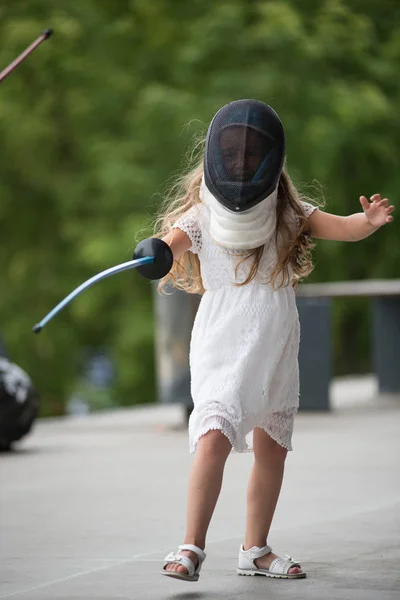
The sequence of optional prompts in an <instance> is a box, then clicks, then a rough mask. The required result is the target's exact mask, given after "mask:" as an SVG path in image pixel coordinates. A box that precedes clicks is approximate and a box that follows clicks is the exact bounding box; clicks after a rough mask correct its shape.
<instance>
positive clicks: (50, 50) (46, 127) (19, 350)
mask: <svg viewBox="0 0 400 600" xmlns="http://www.w3.org/2000/svg"><path fill="white" fill-rule="evenodd" d="M47 27H52V28H54V30H55V35H54V37H53V38H51V39H50V40H49V41H48V42H45V43H44V44H43V45H42V46H41V47H40V48H39V49H37V50H36V51H35V53H34V54H33V55H32V56H31V57H29V58H28V59H27V60H26V61H25V62H24V63H23V65H21V66H20V67H19V68H18V70H16V71H15V72H14V73H13V74H12V75H10V76H9V78H7V79H6V80H5V81H4V82H3V84H1V87H0V143H1V161H0V227H1V245H0V265H1V275H0V282H1V294H0V319H1V320H0V323H1V325H0V332H1V334H2V335H3V337H4V339H5V342H6V345H7V348H8V350H9V353H10V355H11V356H12V357H13V359H14V360H16V361H17V362H18V363H19V364H21V366H23V367H24V368H26V369H27V370H28V372H29V373H31V374H32V375H33V376H34V379H35V382H36V383H37V385H38V387H39V389H40V390H41V392H42V395H43V397H44V398H45V404H44V412H45V413H60V412H62V411H63V404H64V401H65V398H66V397H67V395H68V394H69V393H70V390H71V385H73V383H74V381H75V379H76V376H77V373H78V370H79V363H80V357H81V355H82V351H83V350H86V349H87V348H93V349H95V348H100V347H102V348H104V347H106V348H109V349H111V351H112V356H113V359H114V361H115V364H116V367H117V384H116V388H115V396H116V398H117V399H118V402H122V403H125V404H131V403H135V402H146V401H151V400H153V399H154V395H155V390H154V364H153V322H152V302H151V286H150V284H149V283H148V282H147V281H145V280H143V279H141V278H140V277H139V276H138V275H137V274H135V273H134V272H129V273H125V274H121V275H118V276H115V277H113V278H110V279H108V280H106V281H104V282H102V283H101V284H98V286H94V287H93V288H91V289H90V290H89V291H87V292H85V294H83V295H82V296H80V297H79V299H78V300H76V301H75V302H74V303H72V304H71V305H70V306H69V307H68V308H67V309H66V310H65V311H63V312H62V313H61V314H60V315H59V316H57V318H56V319H54V321H52V322H51V324H49V325H48V326H47V328H46V330H45V331H44V332H43V333H42V334H41V335H40V336H33V335H32V334H31V327H32V325H33V324H34V323H35V322H36V321H38V320H39V319H40V318H41V317H42V316H43V315H44V314H46V313H47V312H48V310H49V309H50V308H51V307H52V306H54V305H55V304H56V303H57V302H58V301H59V300H60V299H61V298H62V297H64V296H65V295H66V294H67V293H68V292H69V291H71V290H72V289H73V288H74V287H75V286H76V285H78V284H79V283H81V282H82V281H84V280H85V279H87V278H88V277H90V276H92V275H93V274H94V273H96V272H98V271H100V270H102V269H104V268H107V267H108V266H111V265H113V264H116V263H119V262H123V261H125V260H129V259H130V257H131V253H132V249H133V247H134V245H135V239H136V236H137V235H138V232H140V231H141V230H142V229H143V227H144V226H146V225H148V224H149V222H150V219H151V216H152V215H153V214H154V212H155V210H156V208H157V205H158V202H159V199H160V197H161V194H162V191H163V189H164V185H165V182H166V181H167V180H168V179H170V178H171V177H173V174H174V173H176V172H177V170H178V169H179V167H180V165H181V164H182V157H183V155H184V153H185V150H186V149H187V147H188V143H189V141H190V139H191V137H192V136H193V134H195V133H198V132H204V130H205V128H206V125H207V123H208V121H209V120H210V118H211V117H212V115H213V114H214V112H215V111H216V110H217V109H218V108H219V107H220V106H221V105H222V104H224V103H226V102H228V101H230V100H233V99H237V98H243V97H254V98H259V99H261V100H264V101H266V102H268V103H269V104H271V105H273V106H274V108H275V109H276V110H277V111H278V113H279V114H280V115H281V116H282V119H283V121H284V124H285V128H286V133H287V144H288V166H289V170H290V172H291V173H292V176H293V177H294V179H295V180H296V181H297V183H299V184H300V185H302V184H304V183H307V182H313V181H315V180H317V181H318V182H319V183H320V184H321V186H322V187H323V191H324V196H325V199H326V210H328V211H331V212H335V213H338V214H349V213H351V212H356V211H358V210H360V207H359V203H358V198H359V196H360V195H361V194H365V195H371V194H373V193H375V192H377V191H379V192H380V193H382V194H384V195H388V196H389V197H391V198H392V199H393V200H394V201H396V191H397V190H398V189H399V184H400V181H399V179H400V174H399V173H400V171H399V169H398V156H399V149H400V148H399V146H400V116H399V109H398V107H399V105H400V102H399V101H400V83H399V78H398V73H399V67H400V38H399V35H398V31H399V27H400V7H399V5H398V3H397V2H396V1H395V0H393V1H390V0H380V2H373V1H372V0H369V1H363V2H361V0H353V1H352V2H350V1H349V0H347V1H344V0H323V1H319V0H318V1H317V0H305V1H304V2H301V3H299V2H295V1H294V0H291V1H290V0H279V1H272V0H271V1H268V0H260V1H255V0H254V1H251V0H248V1H247V2H243V0H222V1H220V2H211V1H207V0H191V1H190V2H184V1H183V0H182V1H173V0H152V1H151V2H149V1H148V0H84V1H82V2H70V1H67V0H55V1H54V2H48V1H46V0H29V1H28V0H8V1H6V0H5V1H3V2H2V3H1V4H0V68H1V66H5V65H6V64H8V63H9V62H11V60H13V59H14V58H15V57H16V56H17V55H18V54H19V53H20V52H21V51H22V50H23V49H24V48H25V47H26V46H27V45H28V44H29V43H30V42H31V41H32V40H33V39H35V38H36V37H37V36H38V35H39V33H40V32H41V31H42V30H44V29H45V28H47ZM306 191H307V192H308V193H309V194H310V193H311V195H312V194H313V193H316V194H317V195H318V196H319V195H320V188H319V186H318V185H314V186H311V187H308V188H307V190H306ZM399 232H400V229H399V224H398V221H397V222H396V221H395V223H394V224H393V225H391V226H390V227H387V228H384V229H383V230H381V231H379V232H378V233H377V234H375V235H374V236H372V237H371V238H369V239H367V240H365V241H363V242H360V243H359V244H356V245H354V244H332V243H323V242H320V243H318V247H317V250H316V253H315V258H316V269H315V271H314V273H313V274H312V276H311V278H310V280H314V281H327V280H345V279H363V278H367V279H368V278H376V277H382V278H384V277H396V276H398V264H399V261H400V239H399V238H400V236H399ZM147 233H148V231H147ZM337 306H338V308H337V310H336V312H335V331H336V338H337V357H338V362H337V368H338V369H339V370H341V371H343V370H345V369H346V368H347V369H349V370H354V369H359V368H363V367H365V366H366V365H365V361H366V354H363V351H362V349H363V347H364V346H365V343H366V340H367V335H368V327H367V326H366V323H367V314H366V313H367V311H366V305H365V303H364V304H363V305H362V306H360V305H358V304H357V306H355V304H354V303H339V304H338V305H337ZM349 324H350V325H351V328H353V330H352V331H353V332H352V333H351V334H350V335H348V332H349ZM351 328H350V329H351ZM354 331H358V335H354ZM346 335H347V337H346ZM352 340H355V341H356V344H357V348H354V346H352V345H350V342H351V341H352ZM356 355H359V356H361V363H360V362H359V361H358V362H357V361H355V359H354V356H356ZM362 361H364V362H362Z"/></svg>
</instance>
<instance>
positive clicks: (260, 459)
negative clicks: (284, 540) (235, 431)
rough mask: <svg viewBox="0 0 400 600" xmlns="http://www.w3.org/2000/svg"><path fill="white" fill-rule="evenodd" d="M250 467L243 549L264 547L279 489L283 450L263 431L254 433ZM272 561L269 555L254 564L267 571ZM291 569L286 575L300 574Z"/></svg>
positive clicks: (295, 569) (281, 476)
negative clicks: (252, 457)
mask: <svg viewBox="0 0 400 600" xmlns="http://www.w3.org/2000/svg"><path fill="white" fill-rule="evenodd" d="M253 445H254V464H253V468H252V471H251V474H250V480H249V485H248V488H247V514H246V535H245V541H244V544H243V546H244V549H245V550H248V549H249V548H252V547H253V546H258V547H261V548H262V547H263V546H265V545H266V544H267V540H268V534H269V530H270V527H271V523H272V518H273V516H274V513H275V508H276V504H277V501H278V497H279V493H280V490H281V486H282V480H283V471H284V466H285V459H286V454H287V450H286V449H285V448H283V447H282V446H280V445H279V444H277V442H275V441H274V440H273V439H272V438H271V437H270V436H269V435H268V434H267V433H266V432H265V431H264V430H263V429H259V428H256V429H255V430H254V438H253ZM274 558H276V554H273V553H272V552H271V553H270V554H267V555H266V556H263V557H261V558H259V559H257V560H256V565H257V566H258V567H259V568H264V569H268V567H269V565H270V564H271V562H272V561H273V560H274ZM300 572H301V569H299V568H298V567H292V568H291V569H289V573H300Z"/></svg>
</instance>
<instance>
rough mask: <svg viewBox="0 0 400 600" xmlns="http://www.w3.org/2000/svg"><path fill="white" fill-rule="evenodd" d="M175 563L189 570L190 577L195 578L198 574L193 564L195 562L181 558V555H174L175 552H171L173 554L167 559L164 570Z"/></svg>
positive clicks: (185, 557)
mask: <svg viewBox="0 0 400 600" xmlns="http://www.w3.org/2000/svg"><path fill="white" fill-rule="evenodd" d="M173 563H178V564H179V565H182V566H183V567H185V568H186V569H187V570H188V576H189V577H193V575H194V574H195V572H196V568H195V566H194V564H193V561H192V560H190V558H189V557H187V556H181V555H180V554H174V553H173V552H171V554H168V556H166V557H165V559H164V566H163V569H164V570H165V567H166V566H167V565H170V564H173Z"/></svg>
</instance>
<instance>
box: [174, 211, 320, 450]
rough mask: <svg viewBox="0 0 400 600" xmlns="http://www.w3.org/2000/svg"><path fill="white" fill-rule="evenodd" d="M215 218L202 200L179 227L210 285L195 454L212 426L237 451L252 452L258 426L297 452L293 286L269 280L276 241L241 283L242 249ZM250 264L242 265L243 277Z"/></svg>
mask: <svg viewBox="0 0 400 600" xmlns="http://www.w3.org/2000/svg"><path fill="white" fill-rule="evenodd" d="M303 210H304V212H305V214H306V215H307V216H309V215H310V214H311V213H312V212H313V210H315V207H314V206H312V205H311V204H307V203H303ZM208 223H209V212H208V208H207V207H206V206H205V205H204V204H198V205H197V206H196V207H193V208H192V209H191V210H190V211H189V212H188V213H186V214H185V215H184V216H183V217H181V218H180V219H179V220H178V221H177V222H176V223H175V225H174V227H178V228H179V229H181V230H183V231H184V232H185V233H186V234H187V235H188V236H189V238H190V239H191V242H192V246H191V248H190V250H191V252H193V253H195V254H198V256H199V259H200V268H201V275H202V280H203V285H204V287H205V289H206V292H205V293H204V295H203V296H202V299H201V302H200V306H199V309H198V311H197V314H196V318H195V322H194V326H193V330H192V337H191V345H190V371H191V393H192V398H193V404H194V409H193V412H192V414H191V416H190V421H189V446H190V452H194V451H195V450H196V446H197V442H198V440H199V438H200V437H201V436H202V435H204V434H205V433H206V432H207V431H209V430H211V429H219V430H221V431H222V432H223V433H224V434H225V436H226V437H227V438H228V439H229V441H230V442H231V444H232V447H233V449H234V450H235V451H237V452H246V451H249V450H251V449H252V435H251V433H252V431H253V429H254V428H255V427H260V428H262V429H264V430H265V431H266V432H267V433H268V434H269V435H270V436H271V437H272V438H273V439H274V440H275V441H276V442H278V443H279V444H280V445H281V446H283V447H284V448H287V449H288V450H291V449H292V445H291V438H292V431H293V421H294V416H295V414H296V412H297V409H298V404H299V371H298V349H299V339H300V327H299V319H298V313H297V308H296V302H295V293H294V290H293V287H292V286H291V285H288V286H285V287H283V288H281V289H278V290H274V289H273V288H272V286H270V285H268V284H265V283H262V279H263V276H264V280H265V275H268V274H269V273H270V272H271V269H272V268H273V266H274V265H275V263H276V246H275V242H274V241H271V242H270V243H269V244H268V245H266V247H265V249H264V253H263V256H262V259H261V264H260V269H259V275H258V276H257V279H256V280H253V281H252V282H250V283H249V284H247V285H244V286H240V287H238V286H235V285H233V284H234V282H235V267H236V265H237V262H238V255H237V253H234V252H232V251H229V250H226V249H224V248H222V247H221V246H218V245H217V244H216V243H215V242H214V241H213V240H212V239H211V237H210V235H209V233H208ZM247 268H248V267H247ZM247 268H246V265H242V266H241V268H240V269H239V271H238V280H239V281H243V277H245V275H246V274H247Z"/></svg>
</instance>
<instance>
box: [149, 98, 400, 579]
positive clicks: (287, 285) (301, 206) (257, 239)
mask: <svg viewBox="0 0 400 600" xmlns="http://www.w3.org/2000/svg"><path fill="white" fill-rule="evenodd" d="M284 157H285V141H284V132H283V127H282V124H281V122H280V120H279V117H278V116H277V114H276V113H275V112H274V111H273V110H272V109H271V108H270V107H269V106H267V105H265V104H264V103H262V102H258V101H255V100H239V101H236V102H232V103H230V104H228V105H226V106H224V107H223V108H222V109H220V110H219V111H218V113H217V114H216V115H215V117H214V119H213V120H212V122H211V125H210V127H209V130H208V134H207V140H206V147H205V153H204V157H203V158H202V161H201V163H200V164H199V165H198V166H197V168H195V169H194V170H193V171H192V172H191V173H189V175H187V176H186V177H185V178H183V179H182V182H181V183H182V185H181V189H180V193H177V198H176V199H175V201H174V202H173V203H172V204H170V205H169V207H168V208H167V209H166V211H165V213H164V214H163V215H162V216H161V218H160V219H159V221H158V226H157V227H158V230H157V232H156V237H157V238H162V240H163V242H165V244H167V245H168V252H171V253H172V255H171V263H170V264H172V268H171V270H170V271H169V273H168V274H167V276H166V277H164V278H163V279H162V280H161V282H160V286H161V287H162V286H163V285H164V284H165V283H167V282H169V283H171V282H172V283H173V284H174V285H175V286H177V287H179V288H181V289H184V290H186V291H188V292H191V293H201V294H202V299H201V302H200V306H199V309H198V312H197V315H196V319H195V323H194V327H193V332H192V339H191V349H190V368H191V391H192V397H193V403H194V409H193V412H192V414H191V417H190V422H189V441H190V451H191V452H192V453H193V452H195V451H196V454H195V457H194V461H193V464H192V469H191V474H190V480H189V493H188V505H187V526H186V536H185V540H184V544H183V545H181V546H179V549H178V551H177V552H176V553H171V554H169V555H168V556H167V557H166V558H165V563H164V566H163V569H162V574H163V575H167V576H169V577H174V578H176V579H181V580H185V581H197V580H198V578H199V573H200V569H201V566H202V563H203V561H204V559H205V557H206V555H205V552H204V548H205V543H206V533H207V529H208V526H209V524H210V520H211V517H212V514H213V511H214V508H215V505H216V502H217V499H218V496H219V492H220V489H221V482H222V475H223V470H224V465H225V461H226V459H227V457H228V455H229V453H230V452H231V450H232V448H233V449H234V450H235V451H237V452H245V451H248V450H253V451H254V464H253V468H252V471H251V475H250V481H249V484H248V491H247V511H246V532H245V536H244V540H243V544H242V545H241V546H240V549H239V563H238V569H237V572H238V574H240V575H255V574H259V575H265V576H267V577H279V578H286V579H288V578H302V577H305V576H306V573H305V572H304V571H302V569H301V566H300V564H298V563H295V562H294V561H293V560H292V559H290V558H289V559H288V560H284V559H282V558H279V557H278V556H276V554H274V553H273V551H272V549H271V548H270V546H268V543H267V540H268V534H269V531H270V527H271V522H272V518H273V515H274V511H275V507H276V504H277V500H278V496H279V492H280V489H281V483H282V478H283V471H284V463H285V458H286V454H287V451H288V450H291V449H292V447H291V438H292V430H293V421H294V417H295V414H296V412H297V409H298V404H299V402H298V397H299V373H298V363H297V357H298V349H299V320H298V314H297V310H296V301H295V284H296V282H297V281H298V280H299V279H300V278H303V277H305V276H306V275H308V274H309V273H310V271H311V269H312V264H311V258H310V250H311V248H312V243H311V239H310V238H311V237H316V238H323V239H329V240H340V241H358V240H362V239H363V238H365V237H367V236H369V235H370V234H372V233H373V232H374V231H376V230H377V229H378V228H379V227H381V226H382V225H384V224H385V223H389V222H390V221H392V216H390V215H391V213H392V212H393V210H394V207H393V206H389V203H388V200H387V199H381V197H380V195H379V194H376V195H374V196H372V197H371V199H370V201H368V200H367V198H366V197H364V196H361V198H360V202H361V206H362V209H363V212H359V213H356V214H353V215H350V216H348V217H339V216H335V215H332V214H328V213H325V212H322V211H321V210H318V209H316V207H315V206H313V205H311V204H310V203H308V202H305V201H302V200H301V199H300V196H299V194H298V193H297V191H296V189H295V188H294V186H293V184H292V182H291V180H290V178H289V175H288V174H287V171H286V170H285V168H284ZM157 242H160V240H157ZM172 258H173V263H172ZM155 262H157V256H156V258H155ZM169 268H170V265H169V266H168V267H167V270H168V269H169ZM150 277H151V275H150Z"/></svg>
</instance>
